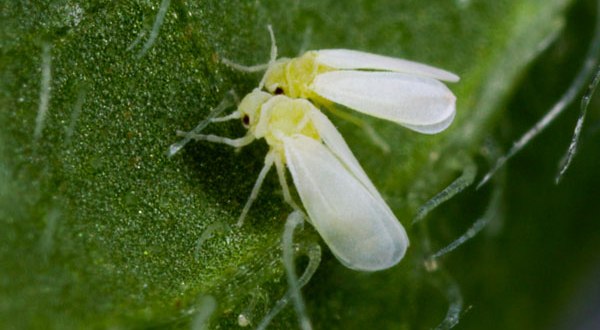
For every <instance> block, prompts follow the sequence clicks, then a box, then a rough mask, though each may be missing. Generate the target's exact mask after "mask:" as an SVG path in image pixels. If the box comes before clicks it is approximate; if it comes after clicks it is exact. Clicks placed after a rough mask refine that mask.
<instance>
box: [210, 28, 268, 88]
mask: <svg viewBox="0 0 600 330" xmlns="http://www.w3.org/2000/svg"><path fill="white" fill-rule="evenodd" d="M267 29H268V30H269V36H270V37H271V54H270V56H269V62H267V63H264V64H257V65H243V64H238V63H235V62H233V61H231V60H229V59H227V58H221V62H223V64H225V65H227V66H228V67H230V68H233V69H235V70H238V71H242V72H247V73H253V72H261V71H266V70H267V69H268V68H269V67H270V66H271V65H272V64H273V63H274V62H275V61H276V60H277V43H276V42H275V34H274V33H273V28H272V27H271V25H270V24H269V25H267ZM264 84H265V77H263V78H262V80H261V81H260V83H259V84H258V87H259V89H262V87H263V86H264Z"/></svg>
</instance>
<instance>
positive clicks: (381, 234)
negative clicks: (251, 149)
mask: <svg viewBox="0 0 600 330" xmlns="http://www.w3.org/2000/svg"><path fill="white" fill-rule="evenodd" d="M284 149H285V156H286V160H287V165H288V168H289V170H290V172H291V174H292V178H293V180H294V184H295V185H296V189H297V190H298V194H299V195H300V198H301V200H302V203H303V204H304V207H305V208H306V211H307V212H308V215H309V218H310V221H311V223H312V224H313V225H314V227H315V228H316V229H317V231H318V232H319V234H320V235H321V237H323V239H324V240H325V242H326V243H327V245H328V246H329V248H330V249H331V251H332V252H333V254H334V255H335V256H336V257H337V258H338V259H339V260H340V262H342V263H343V264H344V265H346V266H347V267H349V268H352V269H356V270H364V271H375V270H381V269H386V268H389V267H392V266H394V265H395V264H396V263H398V261H400V259H402V257H403V256H404V253H405V251H406V248H407V247H408V237H407V235H406V232H405V231H404V228H403V227H402V225H401V224H400V223H399V222H398V220H397V219H396V217H395V216H394V214H393V213H392V211H391V210H390V209H389V207H388V206H387V204H386V203H385V202H384V201H383V199H382V198H381V196H380V195H379V194H373V192H372V191H371V189H370V188H367V187H365V185H364V184H363V182H362V180H359V179H358V178H357V177H356V176H355V175H354V174H353V173H352V172H351V171H349V170H348V167H347V166H346V164H344V163H342V161H341V160H340V159H339V158H338V157H336V156H335V155H334V154H333V153H332V152H331V151H330V149H329V148H327V147H326V146H325V145H324V144H322V143H321V142H319V141H316V140H314V139H311V138H309V137H306V136H304V135H300V134H296V135H294V136H292V137H287V138H285V139H284Z"/></svg>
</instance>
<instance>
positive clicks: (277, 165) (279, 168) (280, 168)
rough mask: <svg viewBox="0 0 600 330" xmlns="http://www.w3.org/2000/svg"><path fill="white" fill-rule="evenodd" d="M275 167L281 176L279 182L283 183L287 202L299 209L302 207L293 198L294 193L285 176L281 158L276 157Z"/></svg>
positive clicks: (284, 196)
mask: <svg viewBox="0 0 600 330" xmlns="http://www.w3.org/2000/svg"><path fill="white" fill-rule="evenodd" d="M275 169H277V176H278V177H279V184H280V185H281V189H282V190H283V199H284V200H285V202H286V203H288V204H289V205H290V206H291V207H292V208H293V209H294V210H297V211H299V210H300V208H299V207H298V205H297V204H296V203H295V202H294V200H293V199H292V195H291V194H290V189H289V186H288V184H287V180H286V178H285V168H284V165H283V162H282V161H281V158H279V157H275Z"/></svg>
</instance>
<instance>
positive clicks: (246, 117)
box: [242, 115, 250, 126]
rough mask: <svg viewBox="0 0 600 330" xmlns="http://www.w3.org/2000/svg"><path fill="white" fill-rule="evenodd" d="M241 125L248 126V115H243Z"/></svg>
mask: <svg viewBox="0 0 600 330" xmlns="http://www.w3.org/2000/svg"><path fill="white" fill-rule="evenodd" d="M242 123H243V124H244V126H248V125H250V117H249V116H248V115H244V117H242Z"/></svg>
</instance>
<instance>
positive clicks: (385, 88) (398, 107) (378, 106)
mask: <svg viewBox="0 0 600 330" xmlns="http://www.w3.org/2000/svg"><path fill="white" fill-rule="evenodd" d="M310 89H311V90H312V91H313V92H315V93H316V94H318V95H320V96H321V97H323V98H325V99H327V100H330V101H333V102H335V103H338V104H341V105H344V106H346V107H348V108H351V109H354V110H356V111H359V112H362V113H365V114H368V115H370V116H374V117H378V118H382V119H386V120H390V121H393V122H396V123H398V124H400V125H403V126H405V127H408V128H410V129H413V130H415V131H417V132H421V133H426V134H434V133H438V132H440V131H442V130H444V129H446V128H447V127H448V126H449V125H450V123H451V122H452V119H453V118H454V114H455V112H456V97H455V96H454V94H453V93H452V91H450V90H449V89H448V87H446V85H444V84H443V83H441V82H440V81H438V80H435V79H432V78H427V77H418V76H414V75H409V74H404V73H398V72H372V71H371V72H369V71H330V72H325V73H321V74H319V75H317V77H316V78H315V79H314V81H313V83H312V84H311V86H310Z"/></svg>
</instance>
